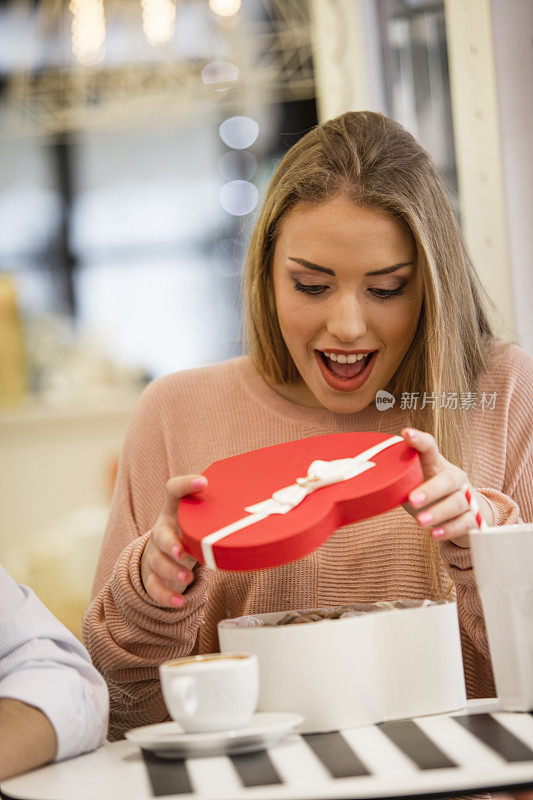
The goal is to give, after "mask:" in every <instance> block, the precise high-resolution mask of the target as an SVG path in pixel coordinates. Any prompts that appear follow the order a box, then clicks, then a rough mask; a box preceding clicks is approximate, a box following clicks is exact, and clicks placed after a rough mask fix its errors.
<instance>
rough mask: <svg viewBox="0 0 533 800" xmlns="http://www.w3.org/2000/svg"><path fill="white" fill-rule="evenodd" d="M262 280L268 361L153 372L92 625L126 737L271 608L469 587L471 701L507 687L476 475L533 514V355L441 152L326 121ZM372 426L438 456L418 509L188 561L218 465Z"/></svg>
mask: <svg viewBox="0 0 533 800" xmlns="http://www.w3.org/2000/svg"><path fill="white" fill-rule="evenodd" d="M244 287H245V291H244V296H245V302H246V323H247V334H248V347H247V355H245V356H244V357H241V358H236V359H233V360H231V361H228V362H225V363H221V364H217V365H215V366H210V367H204V368H200V369H195V370H188V371H185V372H181V373H176V374H173V375H169V376H166V377H164V378H161V379H158V380H156V381H154V382H152V383H151V384H150V385H149V386H148V387H147V388H146V389H145V391H144V392H143V394H142V396H141V398H140V400H139V403H138V405H137V408H136V410H135V412H134V414H133V418H132V420H131V424H130V427H129V430H128V434H127V436H126V441H125V444H124V449H123V453H122V457H121V462H120V469H119V475H118V479H117V484H116V489H115V494H114V498H113V503H112V508H111V514H110V518H109V524H108V527H107V531H106V534H105V539H104V543H103V547H102V552H101V557H100V562H99V566H98V571H97V575H96V580H95V586H94V597H93V601H92V604H91V606H90V607H89V609H88V611H87V613H86V615H85V619H84V638H85V643H86V645H87V647H88V649H89V651H90V653H91V655H92V658H93V660H94V663H95V664H96V665H97V667H98V668H99V669H100V670H101V672H102V674H103V675H104V676H105V678H106V680H107V682H108V686H109V690H110V695H111V727H110V735H111V738H119V737H120V736H122V735H123V734H124V732H125V731H126V730H127V729H129V728H132V727H134V726H138V725H142V724H149V723H156V722H161V721H163V720H165V719H166V718H167V711H166V708H165V705H164V702H163V698H162V695H161V690H160V684H159V680H158V671H157V670H158V666H159V664H161V663H162V662H163V661H165V660H167V659H171V658H177V657H180V656H185V655H187V654H189V653H192V652H213V651H216V650H217V649H218V639H217V627H216V626H217V622H218V621H219V620H221V619H224V618H227V617H234V616H239V615H243V614H253V613H259V612H264V611H278V610H284V609H293V608H310V607H315V606H328V605H339V604H349V603H354V602H372V601H377V600H392V599H395V598H397V597H400V596H401V597H410V598H415V599H423V598H426V597H429V598H437V597H442V596H450V597H452V596H455V597H456V598H457V603H458V611H459V619H460V627H461V637H462V647H463V655H464V664H465V674H466V681H467V690H468V695H469V696H470V697H483V696H490V695H493V694H494V685H493V679H492V673H491V667H490V660H489V654H488V646H487V640H486V634H485V629H484V624H483V617H482V613H481V606H480V600H479V596H478V593H477V590H476V586H475V581H474V575H473V571H472V562H471V557H470V552H469V548H468V537H467V535H466V534H467V531H468V530H469V529H470V528H472V527H474V518H473V515H472V513H471V512H470V511H469V509H468V507H467V503H466V500H465V498H464V495H463V494H462V492H461V491H460V488H461V486H462V485H463V484H464V483H465V481H468V482H469V484H470V485H471V486H472V487H473V489H474V494H475V497H476V499H477V501H478V504H479V506H480V509H481V512H482V515H483V517H484V518H485V519H486V521H487V522H488V523H489V524H491V525H492V524H494V525H500V524H503V523H516V522H519V521H529V520H533V496H532V493H531V484H532V479H533V465H532V446H533V424H532V422H533V420H532V411H531V397H532V396H533V360H532V359H531V358H530V357H529V356H528V355H527V354H526V353H525V352H524V351H522V350H521V349H520V348H519V347H518V346H517V345H516V344H509V343H503V342H501V341H498V340H495V338H494V336H493V334H492V331H491V327H490V323H489V321H488V317H487V311H486V303H487V300H486V298H485V295H484V292H483V289H482V286H481V283H480V281H479V279H478V277H477V275H476V273H475V270H474V268H473V266H472V263H471V261H470V259H469V257H468V255H467V253H466V250H465V248H464V245H463V244H462V241H461V236H460V233H459V230H458V227H457V223H456V220H455V218H454V215H453V213H452V210H451V208H450V205H449V202H448V200H447V198H446V194H445V191H444V189H443V187H442V185H441V182H440V180H439V178H438V176H437V174H436V172H435V169H434V166H433V164H432V162H431V159H430V158H429V156H428V154H427V153H426V152H425V151H424V150H423V149H422V148H421V147H420V146H419V145H418V144H417V143H416V141H415V140H414V139H413V138H412V136H411V135H410V134H408V133H407V132H406V131H405V130H404V129H403V128H402V127H401V126H400V125H399V124H398V123H396V122H394V121H392V120H389V119H387V118H385V117H383V116H381V115H379V114H375V113H369V112H358V113H347V114H344V115H342V116H340V117H338V118H336V119H334V120H331V121H329V122H326V123H324V124H322V125H319V126H317V127H316V128H314V129H313V130H312V131H310V132H309V133H308V134H306V135H305V136H304V137H303V138H302V139H301V140H300V141H299V142H298V143H297V144H296V145H294V147H292V148H291V150H290V151H289V152H288V153H287V154H286V156H285V157H284V158H283V160H282V161H281V163H280V165H279V167H278V169H277V171H276V173H275V175H274V177H273V179H272V182H271V185H270V188H269V190H268V192H267V196H266V199H265V201H264V205H263V208H262V211H261V214H260V216H259V220H258V222H257V225H256V227H255V230H254V233H253V236H252V238H251V241H250V245H249V248H248V253H247V258H246V266H245V284H244ZM380 390H385V391H387V392H388V393H389V394H391V395H392V396H393V397H394V399H395V403H394V405H393V406H392V407H391V406H388V407H387V408H386V410H380V409H378V407H377V406H376V403H375V398H376V394H377V392H378V391H380ZM354 430H376V431H383V432H386V433H389V434H401V435H403V436H404V437H405V439H406V440H407V441H408V442H409V444H411V445H412V446H413V447H414V448H416V449H417V450H418V451H419V453H420V456H421V460H422V465H423V471H424V481H423V483H422V484H421V485H420V486H419V487H418V488H417V489H416V490H415V491H413V492H412V493H411V495H410V497H409V502H408V503H406V504H405V506H404V507H403V508H397V509H394V510H393V511H391V512H389V513H387V514H384V515H381V516H379V517H375V518H373V519H369V520H365V521H363V522H360V523H357V524H356V525H349V526H346V527H343V528H341V529H340V530H338V531H337V532H336V533H335V534H334V535H333V536H332V537H331V538H330V539H329V540H328V541H327V542H326V543H325V544H323V545H322V546H321V547H320V548H319V549H318V550H317V551H315V552H314V553H312V554H311V555H309V556H307V557H305V558H303V559H301V560H299V561H297V562H294V563H292V564H287V565H285V566H282V567H278V568H277V569H271V570H264V571H258V572H249V573H224V572H210V570H208V569H207V568H206V567H204V566H202V565H200V564H195V562H194V561H193V560H192V559H191V557H189V556H188V555H186V554H185V553H184V551H183V547H182V545H181V542H180V531H179V528H178V525H177V517H176V512H177V507H178V504H179V501H180V498H182V497H183V496H184V495H186V494H190V493H193V492H199V491H201V490H202V488H204V487H205V484H206V482H205V479H204V478H202V477H201V475H200V473H201V472H202V471H203V470H205V469H206V467H207V466H208V465H209V464H211V463H212V462H213V461H215V460H217V459H221V458H225V457H228V456H231V455H234V454H237V453H242V452H245V451H248V450H253V449H255V448H258V447H265V446H267V445H272V444H277V443H279V442H285V441H289V440H293V439H299V438H303V437H309V436H315V435H319V434H325V433H333V432H341V431H354Z"/></svg>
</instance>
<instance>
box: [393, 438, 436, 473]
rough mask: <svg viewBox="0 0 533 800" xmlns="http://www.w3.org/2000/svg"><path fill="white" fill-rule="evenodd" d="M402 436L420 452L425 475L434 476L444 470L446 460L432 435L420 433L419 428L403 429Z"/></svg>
mask: <svg viewBox="0 0 533 800" xmlns="http://www.w3.org/2000/svg"><path fill="white" fill-rule="evenodd" d="M401 435H402V436H403V438H404V439H405V441H406V442H407V444H408V445H409V446H410V447H412V448H414V449H415V450H418V453H419V455H420V462H421V464H422V469H423V470H424V475H433V474H435V473H436V472H437V471H438V470H439V469H441V468H442V463H443V462H444V461H445V459H444V457H443V456H442V455H441V453H440V451H439V448H438V446H437V442H436V441H435V438H434V437H433V436H432V435H431V434H430V433H426V432H425V431H419V430H418V429H417V428H403V430H402V431H401Z"/></svg>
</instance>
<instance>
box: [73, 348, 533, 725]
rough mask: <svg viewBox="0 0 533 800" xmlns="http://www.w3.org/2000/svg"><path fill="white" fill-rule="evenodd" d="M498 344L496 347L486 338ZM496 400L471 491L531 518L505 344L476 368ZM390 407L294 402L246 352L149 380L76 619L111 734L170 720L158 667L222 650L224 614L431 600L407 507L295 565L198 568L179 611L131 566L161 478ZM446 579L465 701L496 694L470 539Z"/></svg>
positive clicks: (530, 438)
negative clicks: (155, 596) (454, 606)
mask: <svg viewBox="0 0 533 800" xmlns="http://www.w3.org/2000/svg"><path fill="white" fill-rule="evenodd" d="M495 346H499V345H495ZM482 390H483V391H486V392H497V398H496V404H495V409H494V410H485V411H482V410H481V408H479V407H476V408H475V409H472V410H469V411H465V413H468V414H471V419H472V427H473V431H474V437H475V450H476V461H477V464H478V465H479V474H480V476H481V480H479V481H478V486H475V487H474V488H476V489H477V490H478V491H480V492H482V493H483V495H484V496H485V497H486V498H487V500H488V501H489V502H490V504H491V506H492V509H493V513H494V517H495V524H496V525H501V524H504V523H516V522H520V521H533V491H532V486H533V463H532V462H533V458H532V450H533V414H532V408H533V400H532V398H533V359H532V358H531V357H530V356H529V355H527V354H526V353H525V352H524V351H523V350H521V349H520V348H519V347H517V346H515V345H513V346H512V347H511V349H510V351H509V355H508V356H507V357H506V359H505V360H504V361H503V362H502V363H501V364H500V365H499V366H498V367H497V368H496V369H495V371H494V373H493V374H490V375H486V376H485V378H484V383H483V386H482ZM404 413H405V412H404V411H401V410H400V409H399V407H398V406H396V407H395V408H393V409H389V410H387V411H378V410H377V409H376V408H375V406H374V405H371V406H368V407H367V408H365V409H364V410H363V411H361V412H359V413H357V414H350V415H341V414H335V413H332V412H330V411H327V410H325V409H312V408H305V407H303V406H299V405H296V404H294V403H291V402H289V401H287V400H285V399H284V398H282V397H281V396H280V395H278V394H277V393H276V392H274V391H273V389H271V388H270V387H269V386H268V385H267V384H266V383H265V381H264V380H263V379H262V378H261V377H260V376H259V375H258V374H257V372H256V370H255V369H254V367H253V366H252V364H251V363H250V361H249V359H248V358H247V357H242V358H236V359H233V360H231V361H227V362H224V363H221V364H217V365H214V366H209V367H204V368H200V369H194V370H188V371H185V372H179V373H175V374H173V375H168V376H166V377H164V378H160V379H158V380H156V381H153V382H152V383H151V384H150V385H149V386H148V387H147V388H146V389H145V390H144V391H143V393H142V395H141V397H140V399H139V402H138V404H137V407H136V409H135V411H134V413H133V416H132V419H131V422H130V426H129V429H128V432H127V435H126V440H125V443H124V448H123V452H122V456H121V462H120V468H119V474H118V478H117V483H116V487H115V493H114V497H113V501H112V506H111V513H110V516H109V522H108V526H107V530H106V533H105V538H104V542H103V546H102V551H101V555H100V561H99V564H98V570H97V574H96V578H95V583H94V593H93V600H92V603H91V605H90V606H89V608H88V610H87V612H86V614H85V617H84V625H83V633H84V641H85V644H86V646H87V648H88V650H89V652H90V654H91V656H92V658H93V661H94V663H95V665H96V666H97V668H98V669H99V670H100V671H101V672H102V674H103V675H104V677H105V678H106V680H107V683H108V686H109V691H110V698H111V720H110V738H111V739H117V738H119V737H121V736H123V734H124V732H125V731H126V730H128V729H129V728H133V727H135V726H139V725H146V724H150V723H156V722H161V721H163V720H165V719H168V716H167V710H166V708H165V705H164V702H163V698H162V694H161V690H160V684H159V680H158V666H159V664H161V663H162V662H163V661H166V660H168V659H172V658H177V657H180V656H185V655H187V654H190V653H191V652H193V651H194V652H204V653H207V652H213V651H217V650H218V649H219V644H218V638H217V623H218V622H219V620H221V619H224V618H227V617H236V616H240V615H243V614H254V613H260V612H265V611H278V610H286V609H294V608H311V607H315V606H317V607H318V606H330V605H344V604H350V603H355V602H372V601H377V600H393V599H396V598H398V597H408V598H414V599H423V598H426V597H431V589H430V585H429V580H428V572H427V565H426V560H425V548H424V537H425V536H426V535H427V534H426V532H425V531H423V530H422V529H421V528H420V526H419V524H418V522H416V521H415V520H414V519H413V518H412V517H411V516H410V515H409V514H408V513H407V512H406V511H404V509H403V508H401V507H399V508H396V509H394V510H392V511H390V512H388V513H386V514H382V515H380V516H377V517H374V518H372V519H368V520H365V521H363V522H359V523H357V524H354V525H348V526H345V527H343V528H340V529H339V530H338V531H336V533H335V534H334V535H333V536H332V537H331V538H330V539H329V540H328V541H326V542H325V543H324V544H323V545H322V546H321V547H320V548H319V549H318V550H316V551H315V552H314V553H312V554H311V555H309V556H306V557H305V558H303V559H301V560H299V561H296V562H294V563H292V564H287V565H285V566H282V567H278V568H276V569H271V570H263V571H257V572H246V573H224V572H211V571H210V570H208V569H207V568H206V567H204V566H202V565H197V566H196V567H195V569H194V572H195V575H196V578H195V581H194V583H193V584H192V585H191V586H190V587H189V588H188V589H187V591H186V592H185V598H186V603H185V606H184V607H183V608H182V609H164V608H159V607H157V606H156V605H155V604H154V602H153V601H152V600H151V599H150V598H149V597H148V595H147V594H146V592H145V591H144V588H143V585H142V583H141V578H140V570H139V564H140V559H141V555H142V552H143V548H144V546H145V544H146V542H147V540H148V538H149V533H147V532H148V531H149V530H150V528H151V527H152V525H153V524H154V523H155V521H156V519H157V517H158V516H159V513H160V510H161V508H162V506H163V500H164V489H165V483H166V481H167V480H168V479H169V478H170V477H172V476H176V475H184V474H189V473H200V472H202V471H203V470H205V469H206V468H207V467H208V466H209V464H211V463H212V462H213V461H215V460H217V459H221V458H226V457H228V456H230V455H235V454H237V453H242V452H245V451H247V450H253V449H255V448H258V447H265V446H267V445H272V444H277V443H279V442H285V441H289V440H292V439H300V438H303V437H308V436H316V435H320V434H324V433H334V432H341V431H352V430H375V431H383V432H386V433H390V434H399V433H400V430H401V429H402V427H403V426H404V424H405V419H404ZM441 554H442V559H443V563H444V569H446V570H447V572H448V574H449V576H450V577H451V578H452V580H453V582H454V584H455V591H456V597H457V603H458V611H459V619H460V628H461V638H462V647H463V659H464V666H465V675H466V682H467V692H468V695H469V697H488V696H493V695H494V684H493V678H492V672H491V666H490V661H489V655H488V646H487V640H486V634H485V626H484V621H483V616H482V612H481V606H480V600H479V596H478V593H477V590H476V585H475V581H474V575H473V571H472V563H471V556H470V552H469V550H468V549H461V548H459V547H456V546H455V545H454V544H452V543H449V542H448V543H444V544H442V545H441Z"/></svg>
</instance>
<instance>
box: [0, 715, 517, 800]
mask: <svg viewBox="0 0 533 800" xmlns="http://www.w3.org/2000/svg"><path fill="white" fill-rule="evenodd" d="M498 708H499V706H498V704H497V702H495V701H494V700H476V701H470V702H469V703H468V708H467V709H466V710H465V711H464V712H454V713H452V714H441V715H438V716H430V717H417V718H416V719H412V720H411V719H409V720H397V721H394V722H388V723H382V724H379V725H369V726H366V727H361V728H350V729H345V730H342V731H332V732H329V733H323V734H303V735H300V734H292V735H290V736H288V737H287V739H285V740H284V741H283V742H280V743H279V744H278V745H276V746H275V747H272V748H271V749H269V750H267V751H262V752H258V753H248V754H244V755H238V756H231V757H229V756H220V757H216V758H212V757H209V758H191V759H187V760H185V761H174V760H167V759H161V758H157V757H156V756H154V755H152V754H150V753H148V752H144V753H143V752H141V751H140V750H139V748H138V747H137V746H136V745H134V744H132V743H131V742H129V741H127V740H126V741H120V742H114V743H109V742H108V743H106V744H105V745H104V747H101V748H100V749H99V750H96V751H95V752H93V753H88V754H86V755H83V756H79V757H78V758H74V759H70V760H69V761H64V762H62V763H59V764H51V765H49V766H46V767H42V768H41V769H38V770H34V771H33V772H30V773H27V774H25V775H21V776H19V777H17V778H11V779H10V780H7V781H4V782H3V783H2V785H1V789H2V792H3V794H4V795H5V796H6V797H8V798H17V800H19V799H20V800H95V798H98V800H121V798H127V800H148V798H153V797H162V796H170V797H175V798H179V800H259V799H260V798H261V800H266V799H267V798H268V800H278V798H279V800H304V799H305V800H315V798H316V799H317V800H318V798H363V797H367V798H374V797H376V798H377V797H380V798H383V797H417V796H418V797H420V796H424V795H428V794H433V793H440V794H442V795H444V796H446V795H448V796H451V795H456V794H457V793H461V792H475V791H490V790H491V789H496V788H497V787H499V788H500V789H501V787H509V786H521V787H531V786H533V715H532V714H530V713H508V712H500V711H498Z"/></svg>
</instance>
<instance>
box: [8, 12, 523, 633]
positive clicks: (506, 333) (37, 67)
mask: <svg viewBox="0 0 533 800" xmlns="http://www.w3.org/2000/svg"><path fill="white" fill-rule="evenodd" d="M532 35H533V3H531V0H461V1H460V0H70V2H62V1H61V0H0V563H2V564H3V565H4V566H5V567H6V568H7V569H8V570H9V571H10V572H11V573H12V574H13V576H14V577H15V578H16V579H17V580H19V581H22V582H25V583H27V584H29V585H31V586H32V587H33V588H34V589H35V590H36V591H37V593H38V594H39V595H40V597H41V599H42V600H43V601H44V602H45V603H46V604H47V605H48V606H49V607H50V608H51V610H52V611H53V612H54V613H55V614H56V615H57V616H59V618H60V619H61V620H62V621H63V622H65V624H66V625H67V626H68V627H69V628H70V629H71V630H73V631H74V633H76V635H79V633H80V619H81V614H82V612H83V610H84V608H85V607H86V606H87V604H88V602H89V595H90V588H91V583H92V578H93V574H94V569H95V566H96V560H97V556H98V550H99V546H100V541H101V537H102V534H103V531H104V528H105V523H106V517H107V510H108V505H109V500H110V497H111V493H112V489H113V482H114V477H115V472H116V465H117V459H118V454H119V450H120V446H121V442H122V439H123V436H124V432H125V428H126V425H127V422H128V418H129V415H130V414H131V410H132V408H133V405H134V403H135V400H136V398H137V397H138V395H139V393H140V391H141V390H142V388H143V386H144V385H145V383H146V382H147V381H148V380H150V379H152V378H155V377H157V376H159V375H163V374H165V373H169V372H174V371H177V370H181V369H187V368H191V367H196V366H201V365H204V364H210V363H214V362H217V361H221V360H223V359H227V358H231V357H233V356H235V355H238V354H239V353H241V352H242V346H241V318H240V276H241V266H242V261H243V256H244V252H245V249H246V245H247V241H248V238H249V236H250V233H251V230H252V227H253V224H254V220H255V216H256V214H257V211H258V208H259V207H260V204H261V198H262V196H263V194H264V192H265V188H266V186H267V184H268V181H269V179H270V177H271V175H272V173H273V170H274V169H275V166H276V165H277V163H278V162H279V159H280V158H281V156H282V155H283V154H284V152H285V151H286V150H287V149H288V148H289V147H290V146H291V145H292V144H294V142H296V141H297V139H298V138H299V137H300V136H302V135H303V134H304V133H305V132H306V131H308V130H309V128H311V127H312V126H313V125H315V124H316V123H317V122H319V121H321V120H324V119H328V118H330V117H332V116H335V115H337V114H340V113H342V112H344V111H347V110H350V109H352V110H358V109H371V110H376V111H381V112H383V113H385V114H387V115H388V116H391V117H394V118H395V119H397V120H399V121H400V122H401V123H402V124H403V125H405V126H406V127H407V128H408V129H409V130H410V131H411V132H412V133H413V134H414V135H415V136H416V137H417V138H418V139H419V141H420V142H421V143H422V145H423V146H424V147H426V148H427V149H428V150H429V151H430V153H431V154H432V156H433V158H434V160H435V162H436V164H437V167H438V169H439V171H440V173H441V175H442V177H443V179H444V181H445V184H446V187H447V189H448V192H449V194H450V197H451V200H452V203H453V205H454V207H455V209H456V212H457V214H458V216H459V219H460V222H461V226H462V229H463V232H464V235H465V238H466V241H467V244H468V246H469V248H470V250H471V253H472V255H473V258H474V263H475V264H476V267H477V269H478V272H479V274H480V276H481V279H482V281H483V282H484V284H485V286H486V287H487V289H488V291H489V293H490V295H491V297H492V299H493V300H494V302H495V304H496V306H497V309H498V313H497V314H495V317H494V320H493V321H494V325H495V328H496V330H497V332H498V334H499V335H500V336H502V337H503V338H505V339H509V338H515V339H517V340H518V341H519V342H520V343H521V345H522V346H523V347H524V349H526V350H528V351H529V352H530V353H532V354H533V322H532V317H531V313H530V307H531V302H532V301H533V271H532V269H531V252H533V233H532V226H531V219H532V217H533V157H532V155H531V144H530V143H531V130H533V104H532V102H531V90H530V85H531V80H532V79H533V51H532V48H531V41H532Z"/></svg>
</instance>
